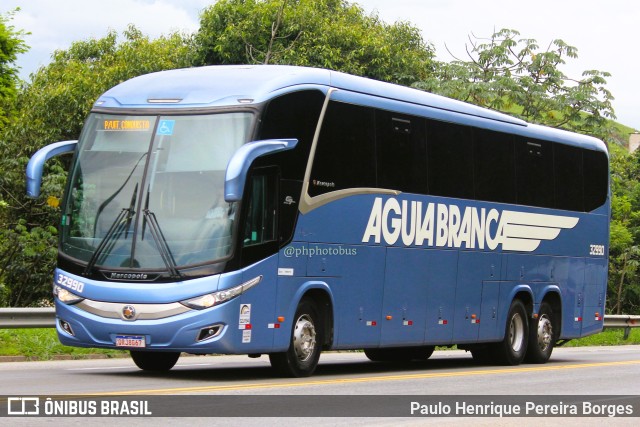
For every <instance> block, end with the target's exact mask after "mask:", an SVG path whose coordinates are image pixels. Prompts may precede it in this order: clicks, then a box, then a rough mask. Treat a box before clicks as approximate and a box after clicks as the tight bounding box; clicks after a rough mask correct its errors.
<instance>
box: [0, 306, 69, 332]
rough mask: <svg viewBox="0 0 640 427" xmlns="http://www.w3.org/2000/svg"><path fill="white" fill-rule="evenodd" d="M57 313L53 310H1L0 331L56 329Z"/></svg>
mask: <svg viewBox="0 0 640 427" xmlns="http://www.w3.org/2000/svg"><path fill="white" fill-rule="evenodd" d="M55 326H56V312H55V309H54V308H53V307H51V308H0V329H16V328H55Z"/></svg>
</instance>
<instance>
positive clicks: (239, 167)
mask: <svg viewBox="0 0 640 427" xmlns="http://www.w3.org/2000/svg"><path fill="white" fill-rule="evenodd" d="M297 144H298V140H297V139H269V140H265V141H254V142H249V143H247V144H244V145H243V146H242V147H240V148H239V149H238V150H237V151H236V152H235V153H233V156H231V159H229V163H228V164H227V171H226V175H225V179H224V200H225V201H226V202H239V201H240V200H242V193H243V191H244V185H245V182H246V180H247V173H248V172H249V167H251V163H253V161H254V160H255V159H257V158H258V157H260V156H264V155H265V154H271V153H275V152H278V151H285V150H291V149H293V148H295V146H296V145H297Z"/></svg>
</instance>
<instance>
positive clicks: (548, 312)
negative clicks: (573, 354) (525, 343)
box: [525, 302, 557, 363]
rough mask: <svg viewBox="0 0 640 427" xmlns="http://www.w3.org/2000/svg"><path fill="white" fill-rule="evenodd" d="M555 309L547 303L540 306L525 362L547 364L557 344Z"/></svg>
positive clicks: (531, 332) (530, 334)
mask: <svg viewBox="0 0 640 427" xmlns="http://www.w3.org/2000/svg"><path fill="white" fill-rule="evenodd" d="M554 321H555V318H554V316H553V309H552V308H551V306H550V305H549V304H548V303H547V302H543V303H542V304H540V311H539V313H538V319H537V320H535V321H534V322H533V324H532V325H531V331H530V333H529V348H528V349H527V356H526V358H525V360H526V361H527V362H530V363H546V362H547V360H549V358H550V357H551V352H552V351H553V346H554V344H555V342H556V334H557V331H556V327H555V325H554Z"/></svg>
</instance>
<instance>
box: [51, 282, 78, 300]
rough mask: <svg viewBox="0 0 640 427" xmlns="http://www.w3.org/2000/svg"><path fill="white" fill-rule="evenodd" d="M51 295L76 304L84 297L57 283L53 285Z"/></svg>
mask: <svg viewBox="0 0 640 427" xmlns="http://www.w3.org/2000/svg"><path fill="white" fill-rule="evenodd" d="M53 295H55V296H56V297H58V299H59V300H60V301H62V302H63V303H65V304H76V303H79V302H80V301H82V300H83V299H84V298H82V297H79V296H78V295H76V294H74V293H71V292H69V291H68V290H66V289H65V288H61V287H60V286H58V285H53Z"/></svg>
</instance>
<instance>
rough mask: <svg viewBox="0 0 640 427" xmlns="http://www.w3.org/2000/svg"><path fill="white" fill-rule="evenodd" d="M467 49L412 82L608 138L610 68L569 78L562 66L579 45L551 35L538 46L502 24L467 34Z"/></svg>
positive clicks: (611, 114) (574, 55)
mask: <svg viewBox="0 0 640 427" xmlns="http://www.w3.org/2000/svg"><path fill="white" fill-rule="evenodd" d="M466 51H467V54H468V59H467V60H462V59H455V60H454V61H452V62H451V63H443V64H440V65H439V66H438V67H437V68H436V72H435V73H433V74H432V75H431V76H430V77H429V78H428V79H426V80H424V81H421V82H419V83H417V84H416V85H415V86H416V87H418V88H421V89H424V90H428V91H431V92H435V93H439V94H442V95H444V96H447V97H450V98H455V99H460V100H463V101H466V102H470V103H472V104H476V105H480V106H482V107H486V108H490V109H493V110H498V111H503V112H507V113H509V114H512V115H515V116H518V117H521V118H523V119H524V120H526V121H528V122H533V123H540V124H543V125H547V126H552V127H556V128H564V129H568V130H571V131H574V132H579V133H584V134H590V135H594V136H596V137H599V138H601V139H604V140H606V141H608V140H611V134H612V129H611V127H610V124H609V119H615V114H614V111H613V107H612V104H611V101H612V100H613V96H612V94H611V92H609V90H608V89H607V88H606V83H607V82H606V78H607V77H609V76H610V74H609V73H607V72H603V71H597V70H587V71H584V72H583V73H582V77H581V78H570V77H567V76H566V75H565V74H564V73H563V72H562V70H561V67H562V66H563V65H564V64H565V63H566V60H567V59H575V58H577V57H578V49H577V48H575V47H573V46H570V45H568V44H567V43H565V42H564V41H562V40H553V41H552V42H551V43H550V44H549V46H547V48H546V49H541V48H540V46H539V45H538V42H537V41H536V40H534V39H527V38H521V37H520V33H519V32H518V31H515V30H509V29H502V30H500V31H497V32H496V33H494V34H493V35H492V36H491V37H490V38H488V39H479V38H475V39H474V38H471V39H470V46H467V49H466Z"/></svg>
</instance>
